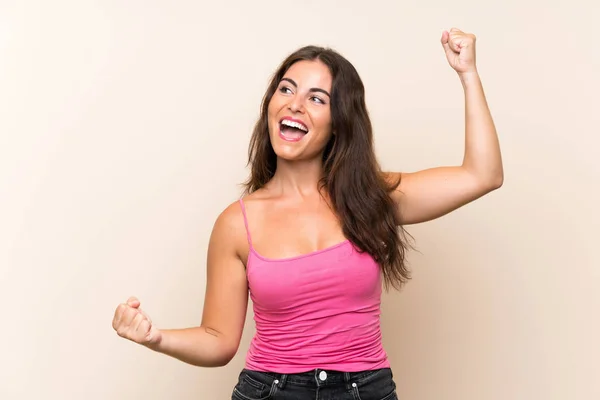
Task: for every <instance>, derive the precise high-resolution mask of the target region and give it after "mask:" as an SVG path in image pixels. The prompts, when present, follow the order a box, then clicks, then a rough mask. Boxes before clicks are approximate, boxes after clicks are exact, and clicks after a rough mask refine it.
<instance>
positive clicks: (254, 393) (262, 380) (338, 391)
mask: <svg viewBox="0 0 600 400" xmlns="http://www.w3.org/2000/svg"><path fill="white" fill-rule="evenodd" d="M231 399H232V400H398V397H397V396H396V384H395V382H394V379H393V375H392V371H391V369H389V368H382V369H377V370H373V371H363V372H337V371H328V370H322V369H316V370H313V371H311V372H304V373H300V374H276V373H271V372H258V371H250V370H247V369H244V370H242V372H241V373H240V376H239V380H238V383H237V385H236V386H235V388H234V389H233V394H232V396H231Z"/></svg>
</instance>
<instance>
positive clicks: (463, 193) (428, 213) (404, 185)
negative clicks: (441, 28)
mask: <svg viewBox="0 0 600 400" xmlns="http://www.w3.org/2000/svg"><path fill="white" fill-rule="evenodd" d="M441 41H442V46H443V48H444V50H445V53H446V57H447V59H448V62H449V63H450V66H451V67H452V68H454V70H456V72H457V73H458V76H459V78H460V81H461V83H462V86H463V89H464V94H465V150H464V157H463V162H462V164H461V165H458V166H448V167H437V168H430V169H426V170H422V171H417V172H409V173H401V172H391V173H388V174H387V175H388V178H389V179H391V180H394V181H395V180H397V179H398V178H400V185H399V186H398V188H397V190H396V191H395V192H394V193H393V194H392V197H393V198H394V200H396V202H397V204H398V206H399V211H400V218H401V221H400V222H401V223H402V224H405V225H408V224H416V223H420V222H425V221H429V220H432V219H435V218H438V217H441V216H443V215H445V214H447V213H449V212H451V211H453V210H456V209H457V208H459V207H461V206H463V205H465V204H467V203H469V202H472V201H473V200H475V199H477V198H479V197H481V196H483V195H485V194H487V193H489V192H491V191H493V190H495V189H497V188H499V187H500V186H502V183H503V180H504V172H503V167H502V157H501V152H500V145H499V142H498V136H497V134H496V128H495V126H494V121H493V119H492V116H491V113H490V110H489V108H488V105H487V101H486V98H485V94H484V91H483V86H482V83H481V79H480V77H479V73H478V71H477V67H476V63H475V36H474V35H472V34H467V33H464V32H461V31H460V30H458V29H452V30H450V32H444V33H443V34H442V40H441Z"/></svg>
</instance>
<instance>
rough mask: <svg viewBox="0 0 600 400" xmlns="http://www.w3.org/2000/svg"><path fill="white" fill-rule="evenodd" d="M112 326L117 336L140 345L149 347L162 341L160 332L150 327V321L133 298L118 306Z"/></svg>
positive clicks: (138, 302)
mask: <svg viewBox="0 0 600 400" xmlns="http://www.w3.org/2000/svg"><path fill="white" fill-rule="evenodd" d="M112 326H113V329H114V330H115V331H116V332H117V334H118V335H119V336H121V337H123V338H125V339H129V340H131V341H133V342H135V343H138V344H141V345H145V346H150V345H153V344H157V343H159V342H160V340H161V339H162V336H161V333H160V331H159V330H158V329H156V328H155V327H154V326H152V321H151V320H150V318H149V317H148V315H146V313H145V312H143V311H142V310H141V309H140V301H139V300H138V299H136V298H135V297H130V298H129V299H128V300H127V302H126V303H122V304H119V306H118V307H117V309H116V310H115V315H114V318H113V322H112Z"/></svg>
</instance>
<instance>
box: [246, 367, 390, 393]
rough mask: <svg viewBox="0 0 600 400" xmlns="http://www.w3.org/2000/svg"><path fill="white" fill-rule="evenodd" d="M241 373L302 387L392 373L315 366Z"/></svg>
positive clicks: (381, 369)
mask: <svg viewBox="0 0 600 400" xmlns="http://www.w3.org/2000/svg"><path fill="white" fill-rule="evenodd" d="M242 373H243V374H248V375H250V376H251V377H255V378H258V377H260V378H262V379H261V380H264V379H267V380H269V381H270V382H273V381H276V383H277V384H278V385H279V386H280V387H284V386H285V385H286V384H287V385H297V386H303V387H312V388H317V387H323V386H341V385H345V386H348V385H352V383H356V382H363V381H365V380H372V379H373V378H374V377H375V376H378V375H381V374H384V375H390V376H391V375H392V372H391V369H390V368H389V367H384V368H377V369H372V370H361V371H357V372H344V371H335V370H329V369H322V368H315V369H312V370H309V371H305V372H297V373H290V374H285V373H278V372H271V371H255V370H251V369H247V368H245V369H244V370H243V371H242Z"/></svg>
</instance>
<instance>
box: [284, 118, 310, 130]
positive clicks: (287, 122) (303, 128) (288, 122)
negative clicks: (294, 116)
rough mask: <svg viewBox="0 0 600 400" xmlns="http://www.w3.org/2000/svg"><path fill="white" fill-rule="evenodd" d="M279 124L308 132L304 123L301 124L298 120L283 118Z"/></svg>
mask: <svg viewBox="0 0 600 400" xmlns="http://www.w3.org/2000/svg"><path fill="white" fill-rule="evenodd" d="M281 124H282V125H287V126H290V127H292V128H297V129H300V130H302V131H304V132H308V129H307V128H306V127H305V126H304V125H302V124H301V123H298V122H294V121H290V120H287V119H284V120H283V121H281Z"/></svg>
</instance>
